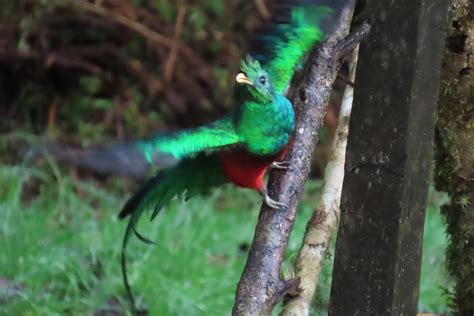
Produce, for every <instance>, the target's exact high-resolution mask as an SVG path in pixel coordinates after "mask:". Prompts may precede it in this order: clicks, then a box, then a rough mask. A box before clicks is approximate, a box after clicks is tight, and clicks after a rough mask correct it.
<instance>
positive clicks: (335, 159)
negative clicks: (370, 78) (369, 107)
mask: <svg viewBox="0 0 474 316" xmlns="http://www.w3.org/2000/svg"><path fill="white" fill-rule="evenodd" d="M358 54H359V49H358V47H356V49H354V51H353V52H352V54H351V58H350V60H349V77H348V80H349V81H351V82H354V79H355V70H356V65H357V57H358ZM353 97H354V89H353V87H352V86H350V85H347V86H346V89H345V91H344V98H343V100H342V106H341V111H340V113H339V122H338V126H337V131H336V137H335V138H334V142H333V145H332V153H331V158H330V160H329V162H328V164H327V166H326V169H325V172H324V178H325V180H324V186H323V189H322V193H321V196H320V198H319V201H318V203H317V205H318V206H317V207H316V208H315V209H314V212H313V216H312V217H311V220H310V221H309V223H308V225H307V228H306V233H305V236H304V240H303V245H302V246H301V249H300V252H299V254H298V259H297V260H296V263H295V275H296V277H297V278H299V279H300V289H301V293H299V295H297V296H294V297H292V298H290V299H289V300H287V301H285V302H284V307H283V310H282V312H281V314H280V315H281V316H306V315H309V311H310V307H311V301H312V300H313V296H314V294H315V292H316V286H317V284H318V280H319V275H320V273H321V269H322V267H323V265H324V259H325V257H326V253H327V250H328V246H329V243H330V241H331V237H332V235H333V234H334V232H335V230H336V227H337V222H338V219H339V217H340V214H341V211H340V209H339V204H340V200H341V191H342V181H343V179H344V162H345V154H346V145H347V135H348V132H349V118H350V115H351V110H352V100H353Z"/></svg>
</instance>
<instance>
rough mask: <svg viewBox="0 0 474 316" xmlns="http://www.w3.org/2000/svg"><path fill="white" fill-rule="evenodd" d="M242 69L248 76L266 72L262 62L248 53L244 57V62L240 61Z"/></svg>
mask: <svg viewBox="0 0 474 316" xmlns="http://www.w3.org/2000/svg"><path fill="white" fill-rule="evenodd" d="M240 70H241V71H242V72H244V73H245V74H246V75H247V76H248V77H253V76H252V75H255V74H261V73H262V72H264V70H263V68H262V66H261V65H260V62H259V61H258V60H256V59H254V58H253V57H252V56H250V55H247V56H245V58H244V59H242V62H241V63H240Z"/></svg>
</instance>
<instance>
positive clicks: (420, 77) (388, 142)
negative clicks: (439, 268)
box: [329, 0, 448, 316]
mask: <svg viewBox="0 0 474 316" xmlns="http://www.w3.org/2000/svg"><path fill="white" fill-rule="evenodd" d="M366 2H367V6H366V9H365V13H364V14H366V15H367V19H369V21H371V23H372V29H371V32H370V35H369V38H368V40H367V41H364V42H362V43H361V45H360V54H359V62H358V65H357V75H356V80H355V88H354V92H355V94H354V105H353V109H352V114H351V119H350V125H349V139H348V143H347V154H346V165H345V171H346V174H345V177H344V184H343V189H342V197H341V223H340V226H339V232H338V238H337V242H336V253H335V259H334V269H333V283H332V290H331V302H330V307H329V315H341V316H346V315H397V316H398V315H416V312H417V307H418V292H419V276H420V268H421V253H422V236H423V224H424V215H425V207H426V200H427V195H428V188H429V179H430V175H431V162H432V149H433V134H434V133H433V131H434V122H435V113H436V101H437V98H438V95H439V90H438V88H439V79H440V71H441V61H442V55H443V51H444V48H443V47H444V35H445V34H444V33H445V31H444V30H445V29H446V22H447V11H448V1H447V0H429V1H428V0H398V1H393V0H368V1H366Z"/></svg>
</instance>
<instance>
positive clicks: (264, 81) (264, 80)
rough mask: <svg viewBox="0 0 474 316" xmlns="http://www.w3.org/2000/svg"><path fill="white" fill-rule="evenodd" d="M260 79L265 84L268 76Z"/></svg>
mask: <svg viewBox="0 0 474 316" xmlns="http://www.w3.org/2000/svg"><path fill="white" fill-rule="evenodd" d="M259 80H260V83H261V84H263V85H264V84H265V83H266V82H267V78H265V76H261V77H260V79H259Z"/></svg>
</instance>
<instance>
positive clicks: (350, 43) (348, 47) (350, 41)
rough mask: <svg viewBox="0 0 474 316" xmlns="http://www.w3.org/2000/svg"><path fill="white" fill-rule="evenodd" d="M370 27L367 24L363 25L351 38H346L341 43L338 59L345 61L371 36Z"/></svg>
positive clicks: (350, 35)
mask: <svg viewBox="0 0 474 316" xmlns="http://www.w3.org/2000/svg"><path fill="white" fill-rule="evenodd" d="M369 32H370V25H369V23H367V22H364V23H362V25H361V26H359V28H358V29H357V30H355V31H353V32H352V33H351V34H349V36H347V37H346V38H344V39H343V40H342V41H341V42H340V43H339V49H338V52H337V55H336V58H338V59H343V58H345V57H346V56H347V55H348V54H349V53H350V52H351V51H352V50H353V49H354V48H355V47H356V46H357V45H358V44H359V43H360V42H361V41H362V40H363V39H364V38H366V37H367V35H369Z"/></svg>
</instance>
